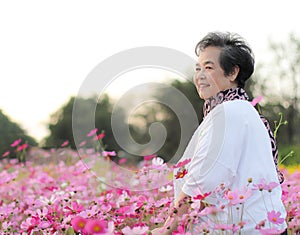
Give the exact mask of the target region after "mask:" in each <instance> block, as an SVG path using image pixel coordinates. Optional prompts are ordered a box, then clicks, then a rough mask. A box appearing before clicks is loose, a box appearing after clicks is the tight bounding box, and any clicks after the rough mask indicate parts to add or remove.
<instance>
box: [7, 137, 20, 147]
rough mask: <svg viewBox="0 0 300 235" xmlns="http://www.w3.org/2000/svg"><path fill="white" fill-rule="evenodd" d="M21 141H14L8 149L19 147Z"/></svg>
mask: <svg viewBox="0 0 300 235" xmlns="http://www.w3.org/2000/svg"><path fill="white" fill-rule="evenodd" d="M21 141H22V140H21V139H17V140H15V141H14V142H13V143H12V144H11V145H10V147H16V146H17V145H19V144H20V143H21Z"/></svg>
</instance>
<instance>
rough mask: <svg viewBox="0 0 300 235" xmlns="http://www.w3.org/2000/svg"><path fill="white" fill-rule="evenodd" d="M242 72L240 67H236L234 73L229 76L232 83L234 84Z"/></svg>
mask: <svg viewBox="0 0 300 235" xmlns="http://www.w3.org/2000/svg"><path fill="white" fill-rule="evenodd" d="M239 72H240V67H239V66H237V65H235V66H234V68H233V71H232V72H231V73H230V74H229V75H228V78H229V80H230V81H231V82H234V81H235V80H236V78H237V76H238V74H239Z"/></svg>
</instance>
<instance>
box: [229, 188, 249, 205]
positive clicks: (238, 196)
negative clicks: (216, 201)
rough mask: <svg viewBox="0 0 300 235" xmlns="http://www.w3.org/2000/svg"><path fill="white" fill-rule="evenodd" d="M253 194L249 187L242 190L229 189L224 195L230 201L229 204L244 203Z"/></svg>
mask: <svg viewBox="0 0 300 235" xmlns="http://www.w3.org/2000/svg"><path fill="white" fill-rule="evenodd" d="M250 196H251V191H250V190H249V189H248V188H243V189H242V190H235V191H231V190H228V191H227V192H226V193H225V195H224V197H225V198H226V199H227V200H228V201H229V205H236V204H239V203H244V202H245V201H247V199H248V198H249V197H250Z"/></svg>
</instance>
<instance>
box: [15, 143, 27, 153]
mask: <svg viewBox="0 0 300 235" xmlns="http://www.w3.org/2000/svg"><path fill="white" fill-rule="evenodd" d="M28 146H29V145H28V144H26V143H25V144H22V145H20V146H18V148H17V150H16V151H17V152H20V151H22V150H24V149H26V148H27V147H28Z"/></svg>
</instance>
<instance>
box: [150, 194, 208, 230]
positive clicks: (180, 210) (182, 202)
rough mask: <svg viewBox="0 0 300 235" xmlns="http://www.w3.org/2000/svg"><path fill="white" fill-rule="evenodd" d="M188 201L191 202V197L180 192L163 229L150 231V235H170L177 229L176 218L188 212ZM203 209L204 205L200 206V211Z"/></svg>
mask: <svg viewBox="0 0 300 235" xmlns="http://www.w3.org/2000/svg"><path fill="white" fill-rule="evenodd" d="M189 201H191V197H190V196H189V195H187V194H185V193H184V192H182V191H181V192H180V193H179V196H178V198H177V200H176V201H175V202H174V210H173V211H172V214H171V215H169V217H168V218H167V220H166V222H165V224H164V226H163V227H161V228H156V229H154V230H152V235H158V234H159V235H172V232H173V231H175V230H176V229H177V227H178V218H180V217H182V216H183V215H184V214H186V213H187V212H188V210H189V208H190V203H189ZM203 208H204V205H203V204H201V209H203Z"/></svg>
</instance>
